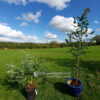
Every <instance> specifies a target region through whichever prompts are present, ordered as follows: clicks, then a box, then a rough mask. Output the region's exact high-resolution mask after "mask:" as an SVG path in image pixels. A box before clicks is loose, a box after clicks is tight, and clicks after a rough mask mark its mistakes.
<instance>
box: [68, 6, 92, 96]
mask: <svg viewBox="0 0 100 100" xmlns="http://www.w3.org/2000/svg"><path fill="white" fill-rule="evenodd" d="M89 12H90V9H89V8H86V9H85V11H84V13H83V14H82V16H81V17H79V16H78V17H77V18H74V22H73V25H74V28H75V31H71V32H70V33H68V39H66V42H67V43H69V45H70V44H71V43H73V42H74V45H73V46H71V47H72V48H71V49H70V52H71V53H72V54H73V56H74V58H75V61H76V62H75V63H76V64H75V65H76V78H69V79H68V80H67V87H68V90H69V92H70V93H71V94H72V95H73V96H76V97H78V96H80V95H81V91H82V89H83V85H82V82H81V80H79V66H80V55H83V54H84V53H85V51H84V50H85V49H86V48H87V46H88V45H87V41H86V40H87V37H88V35H90V34H92V33H93V31H91V32H89V28H88V25H89V22H88V19H87V14H88V13H89ZM84 38H85V39H84Z"/></svg>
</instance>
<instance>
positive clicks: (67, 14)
mask: <svg viewBox="0 0 100 100" xmlns="http://www.w3.org/2000/svg"><path fill="white" fill-rule="evenodd" d="M85 8H90V10H91V12H90V13H89V14H88V20H89V22H90V25H89V32H90V31H95V32H94V34H93V35H91V36H89V38H92V37H93V36H95V35H98V34H100V11H99V10H100V0H0V41H6V42H32V43H46V42H51V41H57V42H59V43H62V42H65V38H66V37H67V34H66V33H68V32H70V31H71V30H74V27H73V25H72V24H73V20H74V19H73V17H77V16H81V14H82V13H83V12H84V9H85Z"/></svg>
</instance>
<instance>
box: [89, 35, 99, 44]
mask: <svg viewBox="0 0 100 100" xmlns="http://www.w3.org/2000/svg"><path fill="white" fill-rule="evenodd" d="M91 40H92V42H93V41H96V44H97V45H100V35H96V36H94V37H93V38H92V39H91Z"/></svg>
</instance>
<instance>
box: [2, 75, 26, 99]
mask: <svg viewBox="0 0 100 100" xmlns="http://www.w3.org/2000/svg"><path fill="white" fill-rule="evenodd" d="M0 85H2V86H5V87H6V90H8V91H9V90H11V91H13V90H18V91H19V92H20V93H21V94H22V95H23V96H24V97H26V95H25V89H23V88H22V87H21V86H19V85H18V84H17V83H16V82H8V80H7V79H6V77H5V78H4V79H0Z"/></svg>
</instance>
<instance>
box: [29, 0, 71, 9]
mask: <svg viewBox="0 0 100 100" xmlns="http://www.w3.org/2000/svg"><path fill="white" fill-rule="evenodd" d="M29 1H30V2H38V3H44V4H47V5H49V6H50V7H52V8H54V7H55V8H56V9H57V10H63V9H64V8H67V7H68V6H69V5H68V4H67V3H69V2H70V1H71V0H29Z"/></svg>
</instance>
